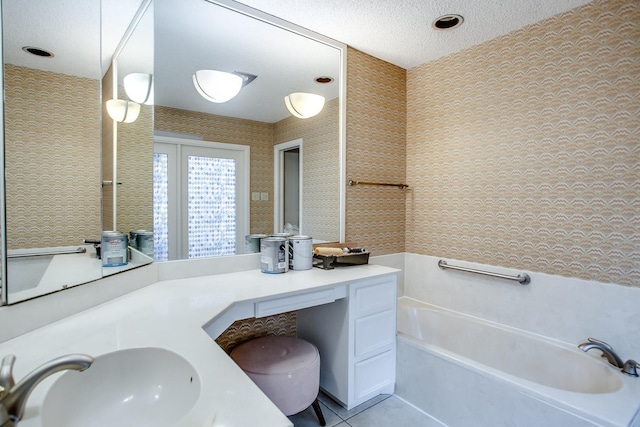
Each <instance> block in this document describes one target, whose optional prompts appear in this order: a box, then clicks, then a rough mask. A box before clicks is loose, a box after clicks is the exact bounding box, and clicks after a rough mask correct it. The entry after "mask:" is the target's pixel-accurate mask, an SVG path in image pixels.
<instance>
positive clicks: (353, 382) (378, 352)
mask: <svg viewBox="0 0 640 427" xmlns="http://www.w3.org/2000/svg"><path fill="white" fill-rule="evenodd" d="M396 282H397V276H396V274H395V273H394V274H388V275H383V276H378V277H375V278H372V279H363V280H358V281H354V282H352V283H350V284H349V286H348V294H347V298H344V299H340V300H336V301H335V302H334V303H331V304H326V305H322V306H317V307H311V308H308V309H305V310H301V311H299V312H298V315H297V321H298V325H297V327H298V336H299V337H300V338H303V339H306V340H307V341H310V342H312V343H314V344H315V345H316V346H317V347H318V350H319V351H320V387H321V388H322V389H323V390H324V391H325V392H326V393H327V394H329V395H331V396H332V397H333V398H334V399H336V400H337V401H339V402H340V403H342V404H343V405H344V406H345V407H346V408H347V409H351V408H353V407H354V406H357V405H359V404H361V403H363V402H365V401H367V400H369V399H371V398H372V397H375V396H377V395H378V394H382V393H385V394H391V393H393V391H394V387H395V373H396V340H395V337H396Z"/></svg>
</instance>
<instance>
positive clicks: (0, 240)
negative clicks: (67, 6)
mask: <svg viewBox="0 0 640 427" xmlns="http://www.w3.org/2000/svg"><path fill="white" fill-rule="evenodd" d="M3 44H4V43H3V41H2V2H0V63H1V64H2V67H0V108H1V109H2V110H1V112H2V116H1V120H0V166H1V167H2V173H0V259H1V261H0V264H2V266H1V268H0V307H1V306H5V305H7V304H8V301H9V292H8V289H7V256H6V254H7V236H6V234H7V233H6V230H7V222H6V209H5V208H6V201H5V176H4V171H5V167H4V166H5V164H4V51H3Z"/></svg>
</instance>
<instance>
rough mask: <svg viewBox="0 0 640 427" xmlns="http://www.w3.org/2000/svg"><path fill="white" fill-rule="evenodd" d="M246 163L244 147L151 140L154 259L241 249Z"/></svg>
mask: <svg viewBox="0 0 640 427" xmlns="http://www.w3.org/2000/svg"><path fill="white" fill-rule="evenodd" d="M248 163H249V148H248V146H243V145H236V144H220V143H211V142H202V141H192V140H188V139H181V138H170V137H159V136H158V137H156V138H155V142H154V177H153V181H154V182H153V184H154V197H153V212H154V215H153V217H154V248H155V249H154V251H155V255H154V258H155V260H156V261H164V260H172V259H186V258H202V257H211V256H222V255H235V254H238V253H242V252H243V250H242V248H243V245H244V235H245V234H246V230H247V229H248V222H249V219H248V218H249V216H248V209H247V206H248V203H247V200H248V187H249V177H248V169H249V168H248Z"/></svg>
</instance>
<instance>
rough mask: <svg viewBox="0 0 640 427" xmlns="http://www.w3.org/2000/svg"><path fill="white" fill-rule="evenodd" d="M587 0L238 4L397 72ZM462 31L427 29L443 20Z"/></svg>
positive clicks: (258, 0) (259, 0)
mask: <svg viewBox="0 0 640 427" xmlns="http://www.w3.org/2000/svg"><path fill="white" fill-rule="evenodd" d="M590 1H591V0H347V1H345V0H241V3H243V4H246V5H247V6H250V7H253V8H255V9H258V10H261V11H263V12H266V13H269V14H271V15H274V16H277V17H279V18H281V19H284V20H286V21H289V22H293V23H295V24H297V25H300V26H302V27H304V28H307V29H309V30H312V31H315V32H317V33H320V34H323V35H325V36H327V37H331V38H333V39H335V40H338V41H340V42H342V43H345V44H347V45H349V46H352V47H354V48H356V49H358V50H360V51H362V52H365V53H368V54H369V55H372V56H375V57H377V58H380V59H383V60H385V61H387V62H390V63H392V64H395V65H398V66H400V67H402V68H406V69H409V68H413V67H415V66H416V65H420V64H423V63H425V62H428V61H431V60H433V59H436V58H439V57H441V56H446V55H449V54H451V53H454V52H457V51H459V50H462V49H465V48H467V47H470V46H473V45H476V44H480V43H482V42H484V41H487V40H490V39H493V38H495V37H498V36H500V35H503V34H507V33H509V32H511V31H514V30H517V29H519V28H522V27H524V26H526V25H529V24H533V23H535V22H538V21H540V20H542V19H545V18H548V17H550V16H553V15H556V14H558V13H561V12H565V11H567V10H569V9H573V8H575V7H578V6H581V5H584V4H586V3H589V2H590ZM451 13H455V14H459V15H462V16H463V17H464V23H463V25H462V26H460V27H458V28H456V29H453V30H447V31H436V30H434V29H433V28H432V25H431V24H432V22H433V21H434V19H436V18H438V17H439V16H442V15H445V14H451Z"/></svg>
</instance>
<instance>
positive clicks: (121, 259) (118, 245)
mask: <svg viewBox="0 0 640 427" xmlns="http://www.w3.org/2000/svg"><path fill="white" fill-rule="evenodd" d="M128 241H129V239H128V238H127V235H126V234H124V233H121V232H119V231H103V232H102V239H101V243H100V250H101V253H102V266H103V267H117V266H119V265H127V251H128V249H129V247H128V244H127V243H128Z"/></svg>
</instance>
